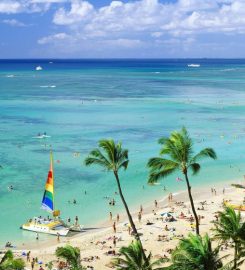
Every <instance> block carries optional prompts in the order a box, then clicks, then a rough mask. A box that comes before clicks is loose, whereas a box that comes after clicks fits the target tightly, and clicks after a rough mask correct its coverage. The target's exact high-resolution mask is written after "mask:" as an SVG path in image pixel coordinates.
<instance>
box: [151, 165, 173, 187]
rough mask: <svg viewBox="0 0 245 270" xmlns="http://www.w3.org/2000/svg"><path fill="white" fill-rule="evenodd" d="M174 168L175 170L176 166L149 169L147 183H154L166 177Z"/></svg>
mask: <svg viewBox="0 0 245 270" xmlns="http://www.w3.org/2000/svg"><path fill="white" fill-rule="evenodd" d="M176 170H177V167H176V168H172V169H162V170H159V171H151V172H150V175H149V178H148V184H154V183H156V182H158V181H159V180H160V179H161V178H166V177H167V176H169V175H170V174H172V173H174V172H175V171H176Z"/></svg>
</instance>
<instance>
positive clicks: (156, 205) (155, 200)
mask: <svg viewBox="0 0 245 270" xmlns="http://www.w3.org/2000/svg"><path fill="white" fill-rule="evenodd" d="M154 203H155V208H157V206H158V204H157V200H155V201H154Z"/></svg>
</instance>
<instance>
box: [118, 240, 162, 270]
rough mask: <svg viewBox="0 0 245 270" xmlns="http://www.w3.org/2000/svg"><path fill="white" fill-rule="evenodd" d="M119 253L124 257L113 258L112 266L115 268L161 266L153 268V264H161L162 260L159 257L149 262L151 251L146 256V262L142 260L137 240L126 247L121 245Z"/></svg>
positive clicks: (142, 269)
mask: <svg viewBox="0 0 245 270" xmlns="http://www.w3.org/2000/svg"><path fill="white" fill-rule="evenodd" d="M119 252H120V254H121V255H123V256H124V257H125V258H124V259H123V258H116V259H114V260H113V266H115V267H116V269H117V270H157V269H159V270H160V269H162V268H155V266H157V265H159V264H161V263H162V262H163V260H161V259H159V260H157V261H155V262H151V260H152V255H151V253H150V254H149V255H148V257H147V263H146V262H145V260H144V257H143V254H142V249H141V245H140V243H139V241H137V240H135V241H134V242H132V243H131V244H130V245H129V246H128V247H122V248H121V249H120V250H119Z"/></svg>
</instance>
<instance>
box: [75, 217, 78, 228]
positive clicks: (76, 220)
mask: <svg viewBox="0 0 245 270" xmlns="http://www.w3.org/2000/svg"><path fill="white" fill-rule="evenodd" d="M75 225H76V226H77V225H78V216H76V217H75Z"/></svg>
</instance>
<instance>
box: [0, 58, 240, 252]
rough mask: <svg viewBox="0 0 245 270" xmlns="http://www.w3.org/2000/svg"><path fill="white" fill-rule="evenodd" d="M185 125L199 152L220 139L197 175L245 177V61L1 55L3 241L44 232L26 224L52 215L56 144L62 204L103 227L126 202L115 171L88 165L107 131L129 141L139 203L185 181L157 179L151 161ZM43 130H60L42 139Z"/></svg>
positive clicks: (129, 180) (132, 200)
mask: <svg viewBox="0 0 245 270" xmlns="http://www.w3.org/2000/svg"><path fill="white" fill-rule="evenodd" d="M191 63H194V64H200V67H196V68H191V67H188V66H187V65H188V64H191ZM37 66H41V67H42V70H41V71H36V70H35V69H36V67H37ZM182 126H185V127H186V128H187V129H188V131H189V132H190V134H191V136H192V138H193V141H194V143H195V150H196V151H198V150H200V149H202V148H203V147H213V148H214V149H215V150H216V152H217V155H218V160H217V161H213V160H203V162H202V169H201V171H200V173H199V175H198V176H190V180H191V183H192V186H193V187H202V186H204V185H210V186H215V185H217V184H218V183H222V182H225V181H228V180H233V179H234V180H236V179H237V180H243V179H244V175H245V169H244V160H245V159H244V158H245V143H244V142H245V60H224V59H216V60H215V59H180V60H179V59H172V60H166V59H162V60H161V59H159V60H150V59H148V60H128V59H125V60H116V59H115V60H56V59H45V60H38V59H36V60H0V164H1V166H2V168H0V207H1V211H0V220H1V224H0V247H3V246H4V244H5V242H6V241H11V242H12V243H13V244H20V243H24V242H28V241H35V234H34V233H30V232H25V231H22V230H20V225H21V224H23V223H25V222H26V221H27V220H28V219H29V218H31V217H33V216H38V215H46V213H45V212H44V211H43V210H41V209H40V206H41V200H42V196H43V192H44V186H45V182H46V177H47V173H48V169H49V151H50V148H52V149H53V153H54V175H55V203H56V208H58V209H60V210H61V213H62V217H63V218H64V219H67V218H68V217H70V218H71V219H72V220H74V217H75V216H76V215H78V217H79V221H80V223H81V224H84V225H85V226H88V227H96V225H97V224H98V223H99V222H101V221H103V220H106V219H108V218H109V212H110V211H112V212H113V215H115V214H117V213H120V212H122V211H123V207H122V204H121V202H120V198H119V197H118V196H117V195H115V191H116V190H117V187H116V183H115V180H114V178H113V175H112V174H111V173H109V172H105V171H103V170H102V169H101V168H98V167H85V166H84V163H83V162H84V159H85V157H86V156H87V155H88V153H89V151H90V150H92V149H93V148H95V147H96V146H97V142H98V140H99V139H102V138H113V139H114V140H116V141H122V143H123V147H125V148H127V149H128V150H129V160H130V162H129V167H128V169H127V170H126V171H122V172H121V173H120V178H121V184H122V189H123V192H124V193H125V197H126V200H127V202H128V204H129V207H130V209H132V210H135V209H139V206H140V204H143V205H144V204H145V203H149V202H151V201H152V204H153V200H154V199H155V198H160V197H164V196H166V195H167V194H168V193H169V192H173V193H176V192H178V191H180V190H183V189H184V188H185V185H184V183H183V182H181V181H176V177H181V174H176V175H173V176H169V177H168V178H167V179H165V180H163V181H161V182H160V184H159V185H156V186H148V185H147V175H148V169H147V167H146V164H147V161H148V159H149V158H150V157H153V156H157V155H158V153H159V150H160V146H159V145H158V143H157V140H158V139H159V138H160V137H162V136H168V135H169V134H170V132H171V131H173V130H177V129H180V128H181V127H182ZM44 132H46V133H47V134H48V135H49V136H51V137H50V138H46V139H37V138H35V137H36V136H37V134H38V133H41V134H42V133H44ZM11 185H12V186H13V187H14V189H13V190H12V191H10V190H9V189H8V187H9V186H11ZM143 186H144V188H143ZM163 186H166V188H167V191H164V190H163ZM85 191H86V193H87V194H85ZM107 196H108V197H113V198H115V200H116V206H115V207H112V206H110V205H109V203H108V200H107V199H105V197H107ZM74 199H76V201H77V204H76V205H74V204H72V203H69V201H70V202H72V201H73V200H74ZM50 237H52V236H47V235H40V241H46V240H47V239H50Z"/></svg>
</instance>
